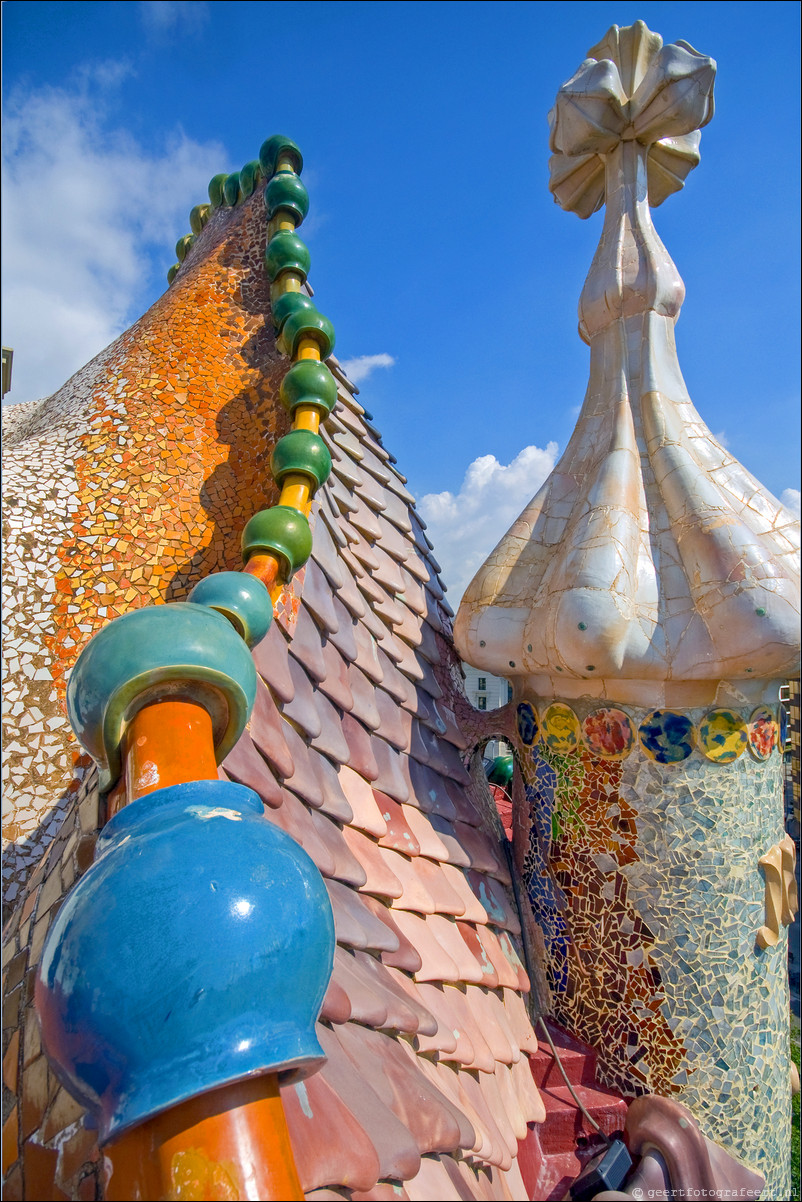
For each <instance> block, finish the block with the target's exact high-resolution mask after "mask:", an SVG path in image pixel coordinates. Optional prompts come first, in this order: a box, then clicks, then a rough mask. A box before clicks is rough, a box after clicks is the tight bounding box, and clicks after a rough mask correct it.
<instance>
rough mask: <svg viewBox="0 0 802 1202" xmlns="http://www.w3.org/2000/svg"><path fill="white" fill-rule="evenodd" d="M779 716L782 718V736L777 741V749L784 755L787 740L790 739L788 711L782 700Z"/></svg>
mask: <svg viewBox="0 0 802 1202" xmlns="http://www.w3.org/2000/svg"><path fill="white" fill-rule="evenodd" d="M779 718H780V738H779V740H778V743H777V750H778V751H779V753H780V755H782V754H783V752H784V751H785V744H786V740H787V739H788V711H787V710H786V708H785V706H784V705H783V704H782V702H780V712H779Z"/></svg>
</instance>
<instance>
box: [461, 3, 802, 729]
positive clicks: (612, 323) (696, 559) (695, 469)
mask: <svg viewBox="0 0 802 1202" xmlns="http://www.w3.org/2000/svg"><path fill="white" fill-rule="evenodd" d="M714 72H715V64H714V63H713V61H712V59H709V58H706V57H705V56H703V55H700V54H697V53H696V51H694V50H692V49H691V48H690V47H688V46H686V45H685V43H678V44H677V45H674V46H666V47H663V46H662V42H661V39H660V38H659V37H657V36H656V35H654V34H650V33H649V31H648V30H646V28H645V26H643V25H642V24H641V23H638V25H636V26H632V27H631V28H630V30H618V29H616V28H615V27H614V29H613V30H611V31H610V33H609V34H608V35H607V37H606V38H605V39H604V41H603V42H602V43H600V44H599V46H597V47H594V49H593V50H592V51H591V52H590V55H589V57H588V59H586V61H585V62H584V63H583V64H582V66H581V67H580V68H579V70H578V71H577V73H576V74H575V75H574V76H573V78H572V79H570V80H569V81H568V82H567V83H566V84H564V85H563V87H562V88H561V89H560V92H559V94H558V97H557V102H556V104H555V107H554V109H553V110H552V113H551V117H550V120H551V126H552V141H551V146H552V150H553V151H555V154H554V156H553V157H552V160H551V164H550V165H551V188H552V191H553V192H554V193H555V197H556V199H557V201H558V202H559V203H560V204H562V205H563V207H564V208H567V209H571V210H573V211H576V212H577V213H578V214H579V215H580V216H588V215H589V213H590V212H593V211H594V208H598V207H599V206H600V204H601V203H602V200H603V201H604V202H605V203H606V211H605V219H604V228H603V230H602V236H601V241H600V244H599V247H598V250H597V252H596V255H595V258H594V260H593V264H592V266H591V269H590V273H589V275H588V278H587V280H586V282H585V286H584V289H583V292H582V296H581V299H580V304H579V316H580V334H581V336H582V337H583V339H584V340H585V341H587V342H588V343H589V345H590V354H591V363H590V381H589V384H588V390H587V393H586V397H585V402H584V405H583V408H582V411H581V413H580V416H579V419H578V422H577V426H576V429H575V431H574V433H573V436H572V437H571V439H570V441H569V443H568V446H567V448H566V450H565V453H564V455H563V457H562V459H561V460H560V462H559V463H558V464H557V466H556V467H555V469H554V471H553V472H552V474H551V475H550V476H549V478H548V479H547V481H546V482H545V484H544V485H543V487H542V488H541V489H540V491H539V492H538V493H537V495H536V496H535V497H534V498H533V500H532V501H531V502H530V504H529V505H528V506H527V507H526V509H525V510H524V511H523V513H522V514H521V515H520V517H519V518H518V520H517V521H516V522H515V523H514V524H513V526H512V527H511V528H510V530H509V531H508V532H507V534H506V535H505V536H504V538H503V539H502V540H501V542H500V543H499V544H498V546H497V547H496V548H495V550H494V551H493V552H492V553H491V555H490V556H489V557H488V559H487V561H486V562H485V564H484V565H483V567H482V568H481V569H480V571H479V572H478V573H477V575H476V576H475V577H474V579H473V581H472V582H471V584H470V585H469V587H468V589H467V591H466V593H465V597H464V599H463V601H462V605H461V607H460V611H459V614H458V616H457V621H456V624H455V638H456V641H457V645H458V647H459V648H460V650H461V653H462V655H463V657H464V658H465V659H466V660H468V661H469V662H470V663H471V664H474V665H475V666H477V667H481V668H486V669H487V670H488V671H491V672H494V673H498V674H500V675H505V676H507V677H510V676H513V677H516V676H518V677H524V678H525V680H526V687H527V688H528V690H529V691H531V692H534V693H536V694H539V695H541V696H554V695H560V696H563V697H578V696H583V695H588V696H601V697H607V698H610V699H612V700H619V701H625V700H629V701H632V702H636V703H643V704H654V705H658V704H682V703H683V702H685V703H687V704H705V703H706V702H707V701H709V700H712V698H713V696H714V693H713V692H712V691H711V688H710V686H709V684H708V685H707V687H705V684H704V683H703V682H714V681H719V680H722V679H729V680H733V679H740V680H743V679H746V680H749V679H750V678H751V679H753V680H754V679H755V678H767V677H768V678H774V679H777V678H782V677H783V676H784V675H787V674H790V673H792V672H793V671H794V670H795V668H796V663H797V656H798V647H799V602H798V595H799V559H798V549H799V524H798V522H795V521H794V519H793V517H792V515H791V514H790V513H789V512H788V511H787V510H786V509H785V508H784V506H782V505H781V504H780V502H779V501H777V500H776V499H775V498H774V497H772V496H771V495H770V494H769V493H767V492H766V491H765V489H763V488H762V487H761V485H760V484H759V483H758V482H757V481H756V480H755V479H754V478H753V477H752V476H751V475H750V474H749V473H748V472H747V471H746V470H745V468H743V467H742V466H741V464H740V463H738V462H737V460H735V459H733V457H732V456H731V455H730V454H729V453H728V452H727V451H726V450H725V448H724V447H722V446H721V445H720V444H719V443H718V442H717V441H716V439H715V438H714V437H713V435H712V434H711V433H710V431H709V430H708V428H707V427H706V426H705V424H704V422H703V421H702V419H701V418H700V416H699V414H698V413H697V411H696V409H695V408H694V406H693V404H692V403H691V399H690V397H689V396H688V392H687V389H686V387H685V383H684V381H683V379H682V374H681V372H680V368H679V363H678V361H677V354H676V346H675V341H674V324H675V322H676V320H677V317H678V315H679V310H680V306H681V304H682V300H683V297H684V286H683V284H682V280H681V279H680V276H679V273H678V272H677V269H676V267H675V266H674V264H673V262H672V261H671V258H670V257H669V255H668V252H667V251H666V249H665V247H664V246H663V244H662V242H661V241H660V239H659V237H658V235H657V233H656V231H655V228H654V225H653V224H652V218H651V213H650V203H651V204H656V203H660V201H661V200H663V199H664V198H665V196H666V195H668V194H669V192H670V191H674V190H677V189H678V188H681V187H682V184H683V180H684V178H685V175H686V174H687V173H688V171H690V170H691V168H692V167H693V166H694V165H695V163H696V162H698V144H699V138H700V134H699V126H700V125H703V124H705V123H706V122H707V121H708V120H710V117H711V116H712V110H713V102H712V88H713V76H714ZM669 166H670V168H671V170H669ZM697 682H698V683H697ZM744 687H745V686H744ZM750 696H752V697H754V700H755V703H757V702H758V701H759V700H762V699H763V695H762V693H761V692H760V689H759V687H758V688H753V689H752V690H751V692H750Z"/></svg>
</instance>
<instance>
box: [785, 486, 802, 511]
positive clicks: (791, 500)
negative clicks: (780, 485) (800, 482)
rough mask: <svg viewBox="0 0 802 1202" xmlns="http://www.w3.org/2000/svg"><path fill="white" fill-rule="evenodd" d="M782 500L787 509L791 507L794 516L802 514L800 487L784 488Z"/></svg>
mask: <svg viewBox="0 0 802 1202" xmlns="http://www.w3.org/2000/svg"><path fill="white" fill-rule="evenodd" d="M780 500H781V501H782V503H783V505H784V506H785V508H786V509H790V511H791V513H792V514H793V515H794V517H800V516H802V505H800V502H801V501H802V497H800V493H799V489H798V488H784V489H783V493H782V496H781V497H780Z"/></svg>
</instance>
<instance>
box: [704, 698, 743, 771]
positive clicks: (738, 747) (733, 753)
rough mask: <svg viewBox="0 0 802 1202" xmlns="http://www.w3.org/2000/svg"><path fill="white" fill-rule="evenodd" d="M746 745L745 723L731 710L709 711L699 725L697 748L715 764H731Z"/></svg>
mask: <svg viewBox="0 0 802 1202" xmlns="http://www.w3.org/2000/svg"><path fill="white" fill-rule="evenodd" d="M746 744H747V732H746V722H745V721H744V720H743V718H742V717H741V715H740V714H736V713H734V712H733V711H732V710H725V709H720V710H710V712H709V713H708V714H705V716H704V718H703V719H702V721H701V722H700V723H699V747H700V749H701V750H702V751H703V752H704V754H705V755H706V756H707V758H708V759H709V760H713V761H714V762H715V763H716V764H731V763H732V761H733V760H737V759H738V756H739V755H742V754H743V752H744V750H745V749H746Z"/></svg>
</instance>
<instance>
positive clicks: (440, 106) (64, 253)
mask: <svg viewBox="0 0 802 1202" xmlns="http://www.w3.org/2000/svg"><path fill="white" fill-rule="evenodd" d="M638 18H641V19H643V20H645V21H646V22H647V24H648V25H649V27H650V28H651V29H653V30H655V31H657V32H659V33H660V34H662V36H663V38H664V39H665V40H666V41H674V40H676V39H678V38H684V39H685V40H687V41H689V42H690V43H691V44H692V45H693V46H695V47H696V48H697V49H698V50H700V51H703V52H704V53H706V54H710V55H712V56H713V57H714V58H715V59H716V60H717V62H718V79H717V85H716V106H717V111H716V115H715V117H714V119H713V121H712V122H711V123H710V125H708V126H707V127H706V128H705V130H704V131H703V134H702V162H701V164H700V166H699V167H698V168H697V169H696V170H695V171H694V172H692V173H691V175H690V177H689V179H688V182H687V184H686V187H685V188H684V190H683V191H682V192H681V193H679V194H678V195H675V196H673V197H670V198H669V199H668V200H667V201H666V202H665V204H664V205H662V206H661V207H660V208H659V209H658V210H656V213H655V224H656V225H657V229H658V232H659V234H660V236H661V237H662V239H663V241H664V243H665V244H666V246H667V248H668V250H669V252H670V253H671V255H672V257H673V258H674V260H675V262H676V264H677V266H678V268H679V270H680V273H681V274H682V276H683V278H684V280H685V284H686V288H687V297H686V301H685V305H684V307H683V311H682V315H681V317H680V321H679V325H678V331H677V342H678V348H679V354H680V362H681V365H682V368H683V371H684V374H685V378H686V381H687V383H688V387H689V390H690V393H691V395H692V397H693V398H694V401H695V403H696V405H697V407H698V408H699V410H700V412H701V413H702V416H703V418H704V419H705V421H706V422H707V424H708V425H709V426H710V428H711V430H712V431H713V432H714V433H715V434H717V435H720V436H722V437H723V438H724V440H725V441H726V443H727V445H728V446H729V448H730V450H731V451H732V452H733V453H734V454H735V455H736V456H737V457H738V458H739V459H740V460H741V461H742V462H743V463H744V464H745V465H746V466H747V467H748V468H749V469H750V470H751V471H753V472H754V473H755V474H756V475H757V476H758V478H759V479H760V480H761V481H762V482H763V483H764V484H765V485H766V486H767V487H768V488H769V489H770V490H771V491H773V492H774V493H775V494H777V495H782V494H783V493H784V492H785V490H787V489H791V490H798V489H799V412H800V403H799V366H798V343H799V302H798V279H799V274H798V212H799V141H800V133H799V117H798V112H799V105H798V88H799V9H798V6H797V4H796V3H791V2H789V3H747V2H744V0H739V2H737V3H733V4H730V3H725V2H723V0H713V2H711V3H698V4H697V3H691V2H683V3H645V4H631V3H618V4H611V3H606V2H604V0H597V2H593V3H571V2H570V0H564V2H562V3H559V4H547V3H527V2H525V0H514V2H512V3H506V2H503V0H498V2H495V3H484V2H482V0H472V2H471V3H468V4H462V3H456V2H446V3H438V2H427V3H415V2H410V3H404V2H392V3H371V2H369V0H367V2H366V0H358V2H357V3H339V2H337V0H328V2H325V3H316V2H308V3H289V2H288V3H275V4H274V3H255V2H253V0H249V2H246V3H237V2H233V0H230V2H228V3H208V4H206V3H192V2H190V3H160V2H158V0H148V2H146V3H136V2H133V0H132V2H126V3H105V2H103V0H93V2H92V3H79V2H77V0H70V2H68V3H61V2H59V3H46V2H37V3H29V2H15V0H10V2H7V3H5V4H4V5H3V68H4V79H3V82H4V99H5V117H4V122H5V136H4V150H3V153H4V204H3V224H4V253H3V270H4V280H3V283H4V300H5V303H4V307H3V343H4V345H11V346H13V347H14V349H15V362H14V380H13V383H14V387H13V391H12V393H11V394H10V395H9V396H7V397H6V402H8V401H12V402H16V401H23V400H30V399H33V398H35V397H37V396H42V395H46V394H47V393H49V392H51V391H53V390H54V389H55V388H57V387H58V386H59V385H60V384H61V383H63V381H64V380H65V379H66V378H67V377H68V376H69V375H70V374H71V373H72V372H73V371H75V370H76V369H77V368H78V367H80V366H81V365H82V364H83V363H84V362H86V361H87V360H88V359H89V358H90V357H91V356H92V355H93V354H95V353H97V351H99V350H100V349H102V347H103V346H105V345H106V344H107V343H108V342H109V341H110V340H111V339H112V338H113V337H115V336H116V335H117V334H119V333H120V332H121V331H122V330H123V329H125V328H126V327H127V326H128V325H130V324H131V322H132V321H133V320H135V319H136V318H137V317H138V316H139V315H140V313H142V312H143V311H144V310H145V309H146V308H147V306H148V305H149V304H151V303H152V301H153V300H154V299H155V298H156V297H157V296H158V295H159V293H160V292H161V291H162V290H163V288H164V286H165V273H166V271H167V268H168V267H169V265H170V264H171V263H172V262H173V261H174V258H175V255H174V249H173V248H174V244H175V241H176V239H177V238H178V237H180V236H181V235H182V234H184V233H186V232H188V229H189V224H188V214H189V210H190V208H191V207H192V206H193V205H194V204H197V203H199V202H200V201H203V200H205V199H206V184H207V182H208V179H209V177H210V176H211V175H213V174H215V173H216V172H218V171H226V170H234V169H237V168H239V167H240V166H242V164H243V163H244V162H246V161H248V160H250V159H252V158H254V157H255V156H256V155H257V153H258V150H259V146H260V145H261V142H262V141H263V139H264V138H265V137H267V136H268V135H269V134H271V133H275V132H281V133H285V134H288V135H289V136H290V137H292V138H294V139H295V140H296V141H297V142H298V143H299V144H300V146H301V147H302V149H303V152H304V156H305V159H306V169H305V172H304V178H305V180H306V183H307V187H308V188H309V192H310V196H311V207H310V216H309V218H308V219H307V222H306V223H305V224H304V226H303V229H302V233H303V235H304V237H305V239H306V241H307V243H308V245H309V247H310V251H311V254H312V270H311V274H310V281H311V283H312V284H313V286H314V288H315V294H316V300H317V302H318V304H319V306H320V308H321V309H322V310H323V312H325V313H326V314H327V315H328V316H329V317H330V318H331V319H332V321H333V322H334V325H335V328H336V331H337V354H338V356H339V357H340V358H341V359H342V360H345V361H351V360H360V359H361V357H363V356H367V357H376V360H375V362H374V366H373V370H372V371H369V370H368V369H369V367H370V362H368V363H367V364H364V363H363V364H362V365H361V371H360V367H359V366H358V365H357V366H356V367H352V371H353V372H354V374H356V375H361V376H362V380H361V387H362V393H361V399H362V400H363V401H364V403H365V405H366V406H367V408H368V409H370V410H371V411H372V412H373V414H374V416H375V420H376V423H377V425H378V426H379V428H380V429H381V430H382V432H383V434H384V437H385V443H386V445H387V446H388V448H389V449H390V450H391V451H392V452H393V453H394V454H395V455H396V457H397V459H398V461H399V466H400V468H401V470H402V471H403V472H404V473H405V474H406V475H407V476H408V477H409V480H410V485H411V487H412V490H413V492H414V493H415V494H416V495H417V496H418V497H419V498H421V508H422V511H423V512H424V514H425V515H426V514H428V516H429V519H430V526H431V527H432V531H433V533H434V536H435V545H436V547H437V549H438V554H439V558H440V559H441V560H442V562H443V564H444V567H445V568H446V579H447V580H449V581H450V582H451V583H452V595H453V594H454V593H455V591H456V593H457V595H458V594H459V591H460V590H461V587H462V585H463V584H464V583H465V580H464V575H465V565H466V563H467V561H468V560H469V559H471V560H477V556H478V561H477V562H476V566H478V562H480V561H481V558H483V557H484V554H486V553H487V551H489V550H490V548H491V546H492V545H493V543H494V542H495V541H496V540H497V538H498V537H500V536H501V534H503V533H504V530H505V529H506V528H507V526H508V525H509V523H510V521H511V520H512V519H513V518H514V517H515V516H517V513H518V512H519V511H520V509H521V508H522V507H523V505H524V504H525V503H526V501H527V500H528V499H529V497H530V496H531V495H532V493H534V491H535V490H536V488H537V487H538V486H539V484H540V483H541V481H542V479H543V477H544V475H545V474H546V473H547V472H548V470H549V468H550V466H551V464H552V463H553V462H554V458H555V455H557V454H558V453H559V452H560V451H561V450H562V449H563V447H564V446H565V443H566V440H567V438H568V436H569V434H570V431H571V428H572V426H573V422H574V420H575V417H576V413H577V409H578V406H579V405H580V403H581V401H582V397H583V394H584V390H585V385H586V381H587V366H588V352H587V348H586V347H585V346H584V345H583V344H582V343H581V342H580V340H579V338H578V336H577V333H576V304H577V298H578V296H579V292H580V290H581V287H582V282H583V280H584V277H585V274H586V272H587V269H588V267H589V265H590V261H591V258H592V256H593V252H594V249H595V246H596V242H597V240H598V236H599V231H600V228H601V215H600V214H597V215H596V216H594V217H592V218H591V219H590V220H589V221H586V222H583V221H580V220H579V219H578V218H576V217H575V216H574V215H573V214H568V213H564V212H562V211H561V210H560V209H559V208H558V207H557V206H556V205H555V204H554V202H553V201H552V198H551V195H550V193H549V191H548V188H547V179H548V168H547V162H548V146H547V140H548V131H547V124H546V114H547V112H548V110H549V108H550V106H551V104H552V102H553V100H554V96H555V93H556V91H557V88H558V87H559V85H560V84H561V83H562V82H563V80H565V79H566V78H568V77H569V76H570V75H571V74H572V73H573V72H574V70H575V69H576V68H577V66H578V65H579V63H580V62H581V61H582V59H583V58H584V56H585V53H586V51H587V49H588V47H589V46H591V45H593V44H594V43H595V42H596V41H598V40H599V39H600V38H601V36H602V35H603V34H604V32H605V31H606V29H607V28H608V27H609V26H610V25H611V24H613V23H617V24H619V25H624V24H629V23H631V22H632V21H634V20H636V19H638ZM442 494H446V495H442ZM789 499H790V500H792V501H793V500H794V497H793V496H792V495H791V494H789ZM796 499H797V501H798V497H797V498H796ZM466 517H467V521H466Z"/></svg>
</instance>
